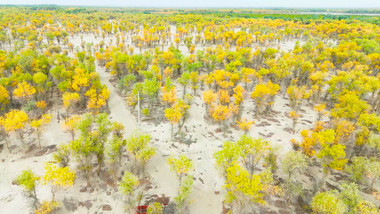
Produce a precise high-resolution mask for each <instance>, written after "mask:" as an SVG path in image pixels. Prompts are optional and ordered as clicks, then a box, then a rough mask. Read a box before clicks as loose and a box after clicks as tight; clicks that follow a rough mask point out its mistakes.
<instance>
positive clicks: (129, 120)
mask: <svg viewBox="0 0 380 214" xmlns="http://www.w3.org/2000/svg"><path fill="white" fill-rule="evenodd" d="M96 71H97V72H98V74H99V77H100V81H101V82H102V83H103V84H105V85H106V86H107V88H108V89H109V90H110V98H109V100H108V107H109V109H110V112H111V113H110V117H111V118H112V120H115V121H118V122H121V123H122V124H123V125H124V126H125V135H126V136H129V135H130V134H132V133H133V132H134V131H136V130H138V129H139V126H138V123H137V121H136V118H135V117H134V116H133V115H132V114H131V112H130V111H129V110H128V109H127V106H126V105H125V101H124V100H123V99H122V98H121V97H120V96H119V95H118V94H117V89H116V88H115V87H114V86H113V85H112V84H111V82H110V81H109V79H110V77H111V75H110V74H109V73H108V72H106V71H105V69H104V68H101V67H99V66H96Z"/></svg>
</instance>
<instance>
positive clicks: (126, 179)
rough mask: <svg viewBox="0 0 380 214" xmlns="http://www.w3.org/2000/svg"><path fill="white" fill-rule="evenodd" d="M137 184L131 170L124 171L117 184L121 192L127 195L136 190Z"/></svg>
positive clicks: (137, 180) (136, 179) (137, 181)
mask: <svg viewBox="0 0 380 214" xmlns="http://www.w3.org/2000/svg"><path fill="white" fill-rule="evenodd" d="M138 185H139V179H138V178H137V177H136V176H135V175H134V174H132V173H131V172H128V171H125V172H124V175H123V178H122V179H121V181H120V186H119V187H120V190H121V192H122V193H123V194H124V195H126V196H129V195H131V194H132V193H133V192H134V191H135V190H136V188H137V186H138Z"/></svg>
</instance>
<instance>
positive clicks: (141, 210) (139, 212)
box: [136, 205, 148, 214]
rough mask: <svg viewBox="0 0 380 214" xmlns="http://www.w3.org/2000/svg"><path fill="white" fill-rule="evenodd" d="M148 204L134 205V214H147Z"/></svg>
mask: <svg viewBox="0 0 380 214" xmlns="http://www.w3.org/2000/svg"><path fill="white" fill-rule="evenodd" d="M147 209H148V205H141V206H137V207H136V214H147Z"/></svg>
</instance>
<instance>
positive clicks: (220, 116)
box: [212, 105, 230, 121]
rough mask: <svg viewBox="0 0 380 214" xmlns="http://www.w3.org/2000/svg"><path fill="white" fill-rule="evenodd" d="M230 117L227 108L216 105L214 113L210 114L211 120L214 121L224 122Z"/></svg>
mask: <svg viewBox="0 0 380 214" xmlns="http://www.w3.org/2000/svg"><path fill="white" fill-rule="evenodd" d="M229 116H230V111H229V109H228V107H227V106H224V105H218V106H216V107H215V109H214V112H213V113H212V118H214V120H215V121H223V120H226V119H227V118H228V117H229Z"/></svg>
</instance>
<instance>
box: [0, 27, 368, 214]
mask: <svg viewBox="0 0 380 214" xmlns="http://www.w3.org/2000/svg"><path fill="white" fill-rule="evenodd" d="M171 30H172V31H173V28H172V29H171ZM83 38H84V41H86V42H87V43H93V44H97V43H98V42H99V41H100V40H101V39H102V38H99V37H98V38H95V37H94V36H93V35H90V34H86V35H83ZM110 39H111V38H110V37H107V38H106V39H105V42H106V44H108V45H109V42H110ZM172 39H174V37H173V36H172ZM112 41H113V42H115V41H116V39H115V38H114V37H113V38H112ZM70 42H71V43H73V44H74V45H75V47H79V49H80V50H81V48H80V43H81V39H80V36H74V38H70ZM129 42H130V40H129ZM302 44H303V43H302V42H301V45H302ZM294 45H295V41H287V42H281V43H280V48H281V50H284V51H289V50H291V49H292V48H293V47H294ZM167 48H168V46H166V47H165V49H167ZM198 48H199V47H197V49H198ZM199 49H201V48H199ZM180 50H181V51H183V53H184V54H188V52H187V48H186V46H184V44H182V45H181V46H180ZM144 51H145V50H144ZM138 52H139V49H138V48H135V53H138ZM96 71H97V72H98V73H99V76H100V79H101V81H102V83H103V84H106V85H107V87H108V88H109V89H110V90H111V96H110V99H109V109H110V117H111V118H112V120H115V121H119V122H122V123H123V125H124V126H125V127H126V129H125V137H126V138H127V137H128V136H129V135H130V134H132V133H134V132H136V131H143V132H147V133H149V134H151V135H152V142H153V145H154V147H155V148H156V149H157V154H156V155H155V156H154V157H153V159H152V160H151V161H150V162H149V163H148V166H147V172H148V173H149V175H150V177H151V182H152V184H151V186H152V188H151V189H150V190H148V191H147V192H146V195H147V196H148V195H159V196H161V195H162V194H164V195H166V196H169V197H171V198H172V197H174V196H175V195H176V194H177V191H178V181H177V179H176V176H175V174H174V173H173V172H171V171H170V169H169V166H168V165H167V163H166V158H167V157H168V156H170V155H173V154H174V155H179V154H186V155H187V156H188V157H190V158H191V159H192V160H193V161H194V170H193V171H192V172H191V174H192V175H193V176H194V178H195V181H194V187H193V191H192V193H191V195H190V202H191V205H190V213H193V214H201V213H221V212H222V201H223V199H224V190H223V188H222V186H223V184H224V181H223V178H222V177H221V176H220V175H219V173H218V171H217V169H216V168H215V161H214V159H213V157H212V155H213V153H214V152H216V151H218V150H219V149H220V148H221V146H222V144H223V142H224V141H227V140H232V141H236V140H238V139H239V137H240V136H241V135H242V134H243V132H242V131H240V130H237V129H235V128H233V127H230V128H229V130H228V131H227V136H223V134H222V133H221V132H216V130H217V129H218V128H219V126H218V125H216V124H213V123H212V122H210V121H208V120H206V119H205V117H204V116H205V115H206V110H205V107H204V106H203V104H202V103H203V101H202V98H201V96H200V94H201V91H199V90H198V92H197V93H198V94H197V96H195V98H194V102H193V104H192V105H191V107H190V109H189V118H188V120H187V121H186V123H185V125H184V127H183V128H182V131H184V132H185V133H186V136H185V138H186V139H190V138H191V140H194V141H195V143H192V144H190V145H186V144H181V143H178V142H172V141H171V139H170V127H171V126H170V123H169V122H167V121H166V120H162V121H160V123H159V124H154V123H153V122H151V121H150V120H147V121H146V120H143V122H142V123H141V125H140V126H139V125H138V123H137V118H136V115H137V112H136V110H134V111H133V112H131V110H130V108H129V107H127V106H126V104H125V101H124V100H123V98H122V97H121V96H119V95H118V92H117V89H116V88H115V87H114V86H113V85H112V84H111V83H110V82H109V80H110V74H109V73H107V72H105V69H104V68H101V67H99V66H96ZM181 93H182V92H181V90H180V89H179V93H178V94H181ZM288 103H289V101H288V100H287V98H286V97H284V96H282V95H278V96H277V97H276V99H275V103H274V105H273V110H274V112H273V113H272V114H271V115H270V116H267V117H262V118H259V119H257V118H255V117H254V112H253V110H254V103H253V100H252V99H250V98H249V96H248V94H247V97H246V100H245V101H244V103H243V106H244V110H243V114H242V117H243V118H246V119H248V120H253V121H254V122H255V125H253V127H252V128H251V130H250V131H249V135H250V136H252V137H262V138H264V139H266V140H268V141H270V143H271V144H272V145H273V146H276V147H278V148H279V150H278V151H279V154H280V155H279V157H280V158H281V156H282V155H283V154H284V153H286V152H287V151H289V150H291V149H292V146H291V143H290V139H292V138H295V139H300V135H299V131H300V130H302V129H309V128H312V126H313V123H314V122H315V121H316V118H317V115H316V113H315V112H314V111H313V110H312V107H311V106H307V105H305V104H303V105H302V107H301V109H302V110H301V115H302V117H301V118H300V119H299V122H298V124H297V126H296V132H295V133H291V132H288V131H286V130H284V129H285V128H290V127H291V125H292V120H291V119H290V118H288V117H287V116H286V115H287V113H288V112H289V111H290V107H289V105H288ZM57 108H58V107H57ZM50 113H52V114H54V118H53V120H52V123H51V124H50V125H49V126H48V127H47V128H46V131H45V132H44V134H43V137H42V145H43V147H44V148H46V147H47V146H51V145H59V144H60V143H67V142H69V141H70V135H69V134H68V133H63V132H62V131H61V128H60V125H61V123H57V118H56V117H57V115H56V113H57V112H56V110H54V111H52V112H50ZM157 114H163V112H157ZM61 122H62V120H61ZM33 138H34V135H31V136H26V140H25V142H24V143H22V142H21V141H20V140H17V139H16V138H12V143H11V144H13V145H15V144H19V145H23V146H17V147H16V146H13V148H11V151H8V150H7V149H5V148H4V149H3V151H2V152H1V156H0V178H1V179H0V213H6V214H7V213H30V212H31V211H32V204H31V200H30V199H28V198H27V197H26V196H24V194H23V191H22V188H21V187H18V186H16V185H12V184H11V183H12V181H13V180H14V179H15V178H16V177H17V175H19V174H20V173H21V171H22V170H24V169H32V170H33V171H34V172H35V173H36V174H38V175H42V174H43V173H44V162H46V161H49V160H51V152H49V151H50V150H48V152H46V153H45V154H44V155H41V156H36V153H37V152H38V151H39V149H34V150H32V151H31V152H29V153H26V154H25V151H26V150H27V149H28V147H29V146H30V145H31V144H32V143H34V144H35V143H36V142H30V141H32V140H31V139H33ZM123 168H125V166H124V167H123ZM314 171H316V170H314ZM310 174H311V175H312V176H321V172H320V170H319V171H316V172H313V171H311V172H310ZM78 177H80V175H78ZM93 179H94V182H97V183H98V184H99V185H95V189H94V190H93V192H92V193H90V192H91V191H90V190H88V191H86V192H81V191H80V190H81V189H83V188H84V187H85V185H86V184H85V182H84V179H83V178H82V177H80V178H79V179H77V181H76V183H75V185H74V187H73V188H70V189H68V190H67V191H65V190H61V191H59V192H58V194H57V199H58V200H59V201H63V202H64V203H63V208H62V209H60V210H59V212H58V213H62V214H63V213H78V214H82V213H102V212H104V211H103V210H102V208H103V205H106V204H107V205H110V206H111V207H112V211H110V212H108V213H123V212H125V210H124V207H125V205H124V201H123V197H122V196H121V194H120V193H118V192H117V189H112V188H111V187H110V186H108V185H105V181H104V180H100V179H98V178H96V176H94V178H93ZM300 180H304V182H305V186H306V188H310V187H311V186H312V183H311V181H310V179H309V178H308V177H307V176H303V177H302V178H300ZM37 195H38V196H39V198H40V199H41V200H48V199H49V198H50V190H49V189H48V188H47V187H46V186H43V187H41V185H39V186H38V187H37ZM365 197H369V196H365ZM86 205H87V206H88V207H86ZM72 207H76V209H75V210H71V208H72ZM273 209H274V210H276V208H273Z"/></svg>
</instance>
